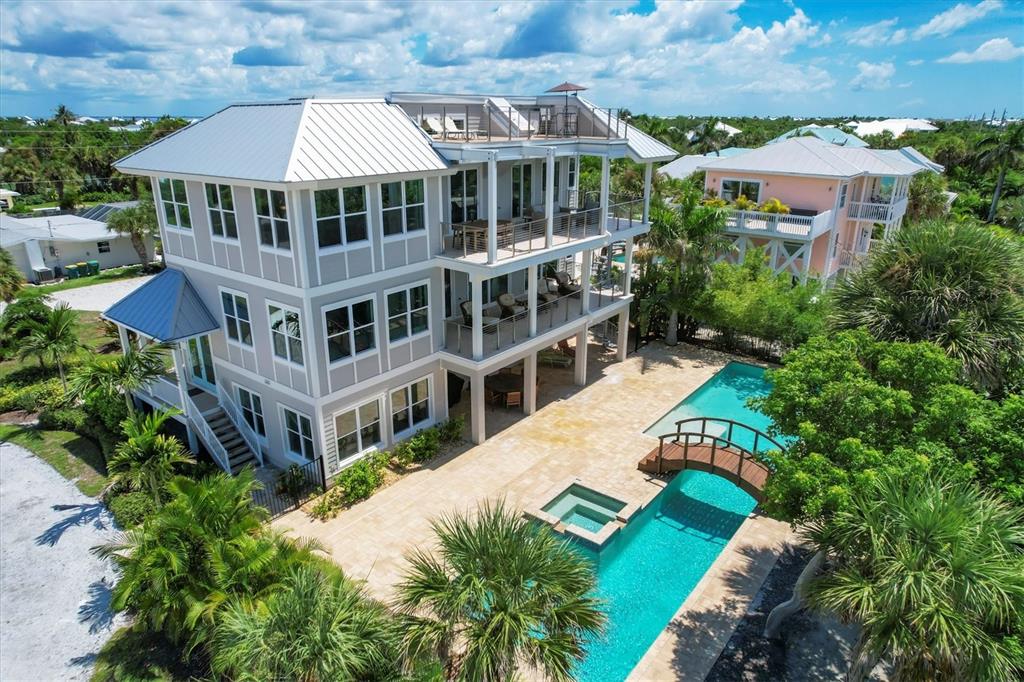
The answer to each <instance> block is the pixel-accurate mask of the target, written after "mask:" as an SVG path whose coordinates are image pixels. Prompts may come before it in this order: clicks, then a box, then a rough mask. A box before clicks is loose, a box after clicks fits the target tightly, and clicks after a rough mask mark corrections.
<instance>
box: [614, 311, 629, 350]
mask: <svg viewBox="0 0 1024 682" xmlns="http://www.w3.org/2000/svg"><path fill="white" fill-rule="evenodd" d="M628 350H629V308H626V309H625V310H623V311H622V312H621V313H619V333H618V337H617V338H616V339H615V359H616V360H618V361H619V362H622V361H623V360H625V359H626V351H628Z"/></svg>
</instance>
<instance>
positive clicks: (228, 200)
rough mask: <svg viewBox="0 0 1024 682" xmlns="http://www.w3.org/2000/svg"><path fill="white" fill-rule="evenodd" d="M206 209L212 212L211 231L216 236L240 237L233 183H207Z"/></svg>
mask: <svg viewBox="0 0 1024 682" xmlns="http://www.w3.org/2000/svg"><path fill="white" fill-rule="evenodd" d="M206 209H207V211H209V213H210V231H211V232H212V233H213V235H214V236H215V237H225V238H227V239H238V223H237V222H236V221H235V201H234V198H233V197H232V196H231V185H214V184H212V183H209V182H208V183H206Z"/></svg>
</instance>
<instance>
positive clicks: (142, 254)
mask: <svg viewBox="0 0 1024 682" xmlns="http://www.w3.org/2000/svg"><path fill="white" fill-rule="evenodd" d="M131 239H132V248H134V249H135V253H136V255H138V257H139V262H140V263H142V266H143V267H145V266H146V264H147V263H149V253H148V252H147V251H146V241H145V239H143V237H142V235H139V234H133V235H132V236H131Z"/></svg>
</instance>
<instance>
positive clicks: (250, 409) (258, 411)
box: [238, 386, 267, 436]
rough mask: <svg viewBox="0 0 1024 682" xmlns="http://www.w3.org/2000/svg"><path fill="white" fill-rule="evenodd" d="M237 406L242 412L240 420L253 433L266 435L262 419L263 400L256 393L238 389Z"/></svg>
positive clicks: (265, 425)
mask: <svg viewBox="0 0 1024 682" xmlns="http://www.w3.org/2000/svg"><path fill="white" fill-rule="evenodd" d="M238 406H239V408H241V410H242V419H244V420H245V423H246V424H248V425H249V428H250V429H252V430H253V431H254V432H255V433H257V434H258V435H260V436H266V435H267V423H266V422H265V421H264V419H263V399H262V398H261V397H260V396H259V394H258V393H253V392H252V391H248V390H246V389H244V388H242V387H241V386H239V387H238Z"/></svg>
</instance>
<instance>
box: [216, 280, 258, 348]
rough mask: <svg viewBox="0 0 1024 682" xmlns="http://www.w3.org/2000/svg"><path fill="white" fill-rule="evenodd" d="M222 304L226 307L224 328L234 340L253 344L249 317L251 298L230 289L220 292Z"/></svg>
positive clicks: (248, 344) (247, 344) (249, 344)
mask: <svg viewBox="0 0 1024 682" xmlns="http://www.w3.org/2000/svg"><path fill="white" fill-rule="evenodd" d="M220 302H221V306H222V307H223V308H224V328H225V329H226V330H227V334H228V338H229V339H231V340H232V341H237V342H239V343H243V344H245V345H246V346H251V345H252V322H251V320H250V319H249V300H248V299H247V298H246V297H245V296H243V295H241V294H234V293H231V292H229V291H222V292H221V293H220Z"/></svg>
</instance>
